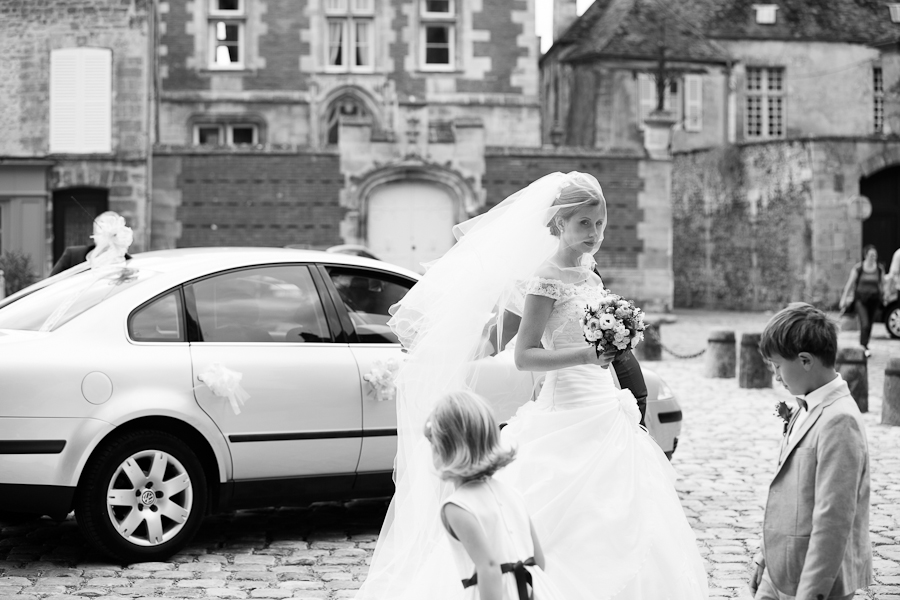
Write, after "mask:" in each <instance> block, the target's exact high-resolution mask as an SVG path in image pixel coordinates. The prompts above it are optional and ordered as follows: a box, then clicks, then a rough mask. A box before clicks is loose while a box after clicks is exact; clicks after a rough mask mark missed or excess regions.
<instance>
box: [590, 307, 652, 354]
mask: <svg viewBox="0 0 900 600" xmlns="http://www.w3.org/2000/svg"><path fill="white" fill-rule="evenodd" d="M581 328H582V331H583V332H584V339H585V341H586V342H587V343H588V344H590V345H591V346H593V348H594V351H595V352H596V355H597V357H598V358H599V357H600V356H606V355H611V356H612V357H613V358H615V356H617V355H618V354H620V353H622V352H624V351H626V350H628V349H629V348H634V347H635V346H637V345H638V344H639V343H640V342H641V341H642V340H643V339H644V328H645V325H644V312H643V311H642V310H641V309H640V308H638V307H636V306H635V305H634V302H632V301H631V300H626V299H625V298H622V297H621V296H618V295H616V294H612V293H606V294H604V295H603V297H601V298H600V299H599V300H596V301H594V302H590V303H588V305H587V306H586V307H585V309H584V315H582V317H581ZM610 360H612V358H610Z"/></svg>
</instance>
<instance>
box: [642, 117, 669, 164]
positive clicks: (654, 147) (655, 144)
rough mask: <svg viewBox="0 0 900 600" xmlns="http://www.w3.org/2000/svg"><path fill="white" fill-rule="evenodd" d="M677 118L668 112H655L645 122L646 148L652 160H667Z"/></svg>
mask: <svg viewBox="0 0 900 600" xmlns="http://www.w3.org/2000/svg"><path fill="white" fill-rule="evenodd" d="M674 124H675V116H674V115H673V114H672V113H671V112H669V111H667V110H654V111H653V112H652V113H650V114H649V115H648V116H647V118H646V119H645V120H644V148H645V149H646V150H647V154H649V155H650V158H655V159H667V158H670V157H671V154H670V153H669V142H670V141H671V139H672V125H674Z"/></svg>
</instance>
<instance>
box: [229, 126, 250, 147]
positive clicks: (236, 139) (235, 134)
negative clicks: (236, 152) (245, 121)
mask: <svg viewBox="0 0 900 600" xmlns="http://www.w3.org/2000/svg"><path fill="white" fill-rule="evenodd" d="M255 130H256V128H255V127H252V126H234V127H232V128H231V143H232V144H235V145H239V144H252V143H253V137H254V135H253V134H254V132H255Z"/></svg>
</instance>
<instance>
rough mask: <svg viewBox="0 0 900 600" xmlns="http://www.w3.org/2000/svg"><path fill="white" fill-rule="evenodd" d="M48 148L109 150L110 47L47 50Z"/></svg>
mask: <svg viewBox="0 0 900 600" xmlns="http://www.w3.org/2000/svg"><path fill="white" fill-rule="evenodd" d="M50 152H51V153H54V154H58V153H66V154H69V153H71V154H93V153H98V154H107V153H109V152H112V50H110V49H108V48H62V49H59V50H53V51H52V52H51V53H50Z"/></svg>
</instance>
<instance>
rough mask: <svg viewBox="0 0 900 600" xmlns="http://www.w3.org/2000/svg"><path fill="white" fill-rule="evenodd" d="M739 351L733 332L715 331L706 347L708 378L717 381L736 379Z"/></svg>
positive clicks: (710, 335)
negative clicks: (718, 379) (719, 379)
mask: <svg viewBox="0 0 900 600" xmlns="http://www.w3.org/2000/svg"><path fill="white" fill-rule="evenodd" d="M736 369H737V349H736V345H735V339H734V332H733V331H713V332H711V333H710V334H709V340H708V344H707V346H706V376H707V377H710V378H713V379H717V378H721V379H730V378H732V377H734V375H735V370H736Z"/></svg>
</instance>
